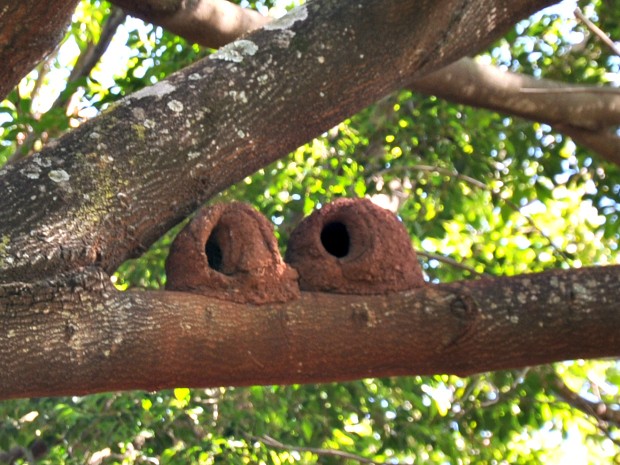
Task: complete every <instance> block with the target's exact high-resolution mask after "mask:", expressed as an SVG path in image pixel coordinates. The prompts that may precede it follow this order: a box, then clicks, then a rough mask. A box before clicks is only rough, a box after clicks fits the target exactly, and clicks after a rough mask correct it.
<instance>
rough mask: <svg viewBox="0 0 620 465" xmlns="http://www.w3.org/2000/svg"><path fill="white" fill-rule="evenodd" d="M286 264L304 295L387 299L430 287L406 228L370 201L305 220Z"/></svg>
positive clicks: (344, 204) (347, 202) (338, 204)
mask: <svg viewBox="0 0 620 465" xmlns="http://www.w3.org/2000/svg"><path fill="white" fill-rule="evenodd" d="M285 261H286V262H287V263H289V264H290V265H291V266H292V267H294V268H295V269H296V270H297V272H298V273H299V287H300V288H301V290H303V291H321V292H332V293H343V294H385V293H389V292H396V291H403V290H407V289H412V288H418V287H421V286H423V285H424V278H423V276H422V270H421V268H420V265H419V263H418V260H417V256H416V253H415V252H414V250H413V248H412V246H411V240H410V238H409V234H408V233H407V230H406V229H405V227H404V225H403V224H402V223H401V222H400V221H399V220H398V218H397V217H396V216H395V215H394V214H393V213H391V212H389V211H388V210H385V209H383V208H381V207H378V206H377V205H375V204H373V203H372V202H371V201H370V200H368V199H339V200H336V201H335V202H333V203H330V204H328V205H325V206H324V207H323V208H321V209H320V210H318V211H315V212H314V213H312V214H311V215H310V216H308V217H307V218H305V219H304V220H303V221H302V222H301V223H300V224H299V226H297V228H296V229H295V230H294V231H293V233H292V234H291V238H290V240H289V244H288V249H287V252H286V258H285Z"/></svg>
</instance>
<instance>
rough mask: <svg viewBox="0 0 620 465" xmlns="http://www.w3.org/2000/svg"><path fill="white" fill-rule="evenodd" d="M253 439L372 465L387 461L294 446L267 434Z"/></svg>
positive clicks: (252, 437)
mask: <svg viewBox="0 0 620 465" xmlns="http://www.w3.org/2000/svg"><path fill="white" fill-rule="evenodd" d="M250 439H251V440H254V441H259V442H262V443H263V444H264V445H265V446H268V447H274V448H276V449H284V450H293V451H297V452H310V453H312V454H316V455H320V456H324V457H325V456H329V457H338V458H341V459H348V460H355V461H357V462H359V463H367V464H370V465H384V464H385V463H386V462H377V461H375V460H371V459H367V458H366V457H362V456H360V455H357V454H352V453H351V452H345V451H341V450H336V449H321V448H316V447H303V446H293V445H290V444H284V443H281V442H280V441H278V440H276V439H274V438H272V437H270V436H267V435H266V434H265V435H263V436H260V437H256V436H250Z"/></svg>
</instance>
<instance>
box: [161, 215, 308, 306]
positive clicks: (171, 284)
mask: <svg viewBox="0 0 620 465" xmlns="http://www.w3.org/2000/svg"><path fill="white" fill-rule="evenodd" d="M166 274H167V284H166V288H167V289H169V290H176V291H188V292H193V293H197V294H202V295H206V296H210V297H217V298H220V299H223V300H232V301H235V302H241V303H254V304H264V303H269V302H285V301H288V300H293V299H296V298H299V296H300V294H299V287H298V284H297V279H298V275H297V273H296V272H295V270H293V269H292V268H290V267H289V266H288V265H286V263H284V261H283V260H282V257H281V256H280V252H279V251H278V245H277V242H276V239H275V237H274V234H273V228H272V226H271V224H270V223H269V221H268V220H267V219H266V218H265V217H263V216H262V215H261V214H260V213H258V212H257V211H256V210H254V209H253V208H252V207H250V206H249V205H245V204H242V203H231V204H218V205H214V206H212V207H208V208H205V209H203V210H202V211H200V212H199V213H198V215H197V216H196V217H195V218H194V219H193V220H192V221H191V223H190V224H189V225H187V226H186V227H185V229H183V231H181V232H180V233H179V235H178V236H177V238H176V239H175V241H174V242H173V244H172V247H171V249H170V254H169V255H168V259H167V261H166Z"/></svg>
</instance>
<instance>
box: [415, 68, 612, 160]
mask: <svg viewBox="0 0 620 465" xmlns="http://www.w3.org/2000/svg"><path fill="white" fill-rule="evenodd" d="M410 87H411V89H412V90H414V91H416V92H422V93H425V94H432V95H436V96H438V97H441V98H444V99H446V100H450V101H452V102H458V103H463V104H465V105H471V106H476V107H482V108H488V109H491V110H495V111H499V112H502V113H506V114H510V115H516V116H521V117H523V118H527V119H530V120H534V121H540V122H543V123H547V124H549V125H551V126H554V127H555V128H556V129H557V130H558V131H560V132H562V133H564V134H566V135H568V136H570V137H572V138H573V139H574V140H575V142H577V143H578V144H582V145H583V146H584V147H587V148H589V149H591V150H593V151H594V152H596V153H598V154H599V155H601V156H603V157H604V158H605V159H607V160H608V161H611V162H612V163H615V164H618V165H620V150H619V148H620V138H619V137H618V136H617V134H615V132H612V131H611V129H612V128H615V127H616V126H618V125H620V110H619V109H620V90H619V89H612V88H605V89H604V90H605V91H604V92H601V90H602V89H601V88H600V87H595V86H583V85H579V86H575V85H570V84H564V83H560V82H557V81H551V80H548V79H534V78H532V77H529V76H525V75H523V74H516V73H510V72H506V71H501V70H500V69H498V68H496V67H494V66H490V65H483V64H480V63H477V62H475V61H474V60H472V59H469V58H463V59H461V60H459V61H457V62H455V63H452V64H451V65H449V66H446V67H445V68H443V69H441V70H438V71H436V72H434V73H432V74H429V75H427V76H424V77H422V78H420V79H416V80H415V81H413V82H412V83H411V84H410ZM573 89H575V90H577V91H573Z"/></svg>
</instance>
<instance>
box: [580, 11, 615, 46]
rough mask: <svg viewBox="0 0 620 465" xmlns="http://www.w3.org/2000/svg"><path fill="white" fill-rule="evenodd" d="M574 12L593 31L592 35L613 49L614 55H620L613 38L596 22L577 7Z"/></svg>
mask: <svg viewBox="0 0 620 465" xmlns="http://www.w3.org/2000/svg"><path fill="white" fill-rule="evenodd" d="M574 13H575V16H576V17H577V18H579V20H580V21H581V22H583V24H585V25H586V27H587V28H588V29H590V31H592V32H593V33H594V35H596V36H597V37H598V38H599V39H601V40H602V41H603V42H604V43H605V45H607V46H608V47H609V48H610V49H611V50H613V52H614V53H615V54H616V55H618V56H620V48H618V47H617V46H616V44H615V43H614V42H613V40H611V39H610V38H609V36H608V35H607V34H605V33H604V32H603V31H602V30H601V29H600V28H599V27H598V26H597V25H596V24H594V23H593V22H592V21H590V20H589V19H588V18H586V17H585V16H584V14H583V13H582V12H581V10H580V9H579V8H576V9H575V12H574Z"/></svg>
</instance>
